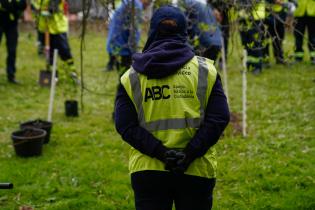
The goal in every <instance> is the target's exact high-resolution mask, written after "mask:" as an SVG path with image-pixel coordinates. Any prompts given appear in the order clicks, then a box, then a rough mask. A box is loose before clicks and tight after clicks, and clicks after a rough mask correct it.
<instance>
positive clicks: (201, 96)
mask: <svg viewBox="0 0 315 210" xmlns="http://www.w3.org/2000/svg"><path fill="white" fill-rule="evenodd" d="M197 60H198V66H199V68H198V71H199V72H198V87H197V97H198V100H199V102H200V118H177V119H174V118H172V119H163V120H157V121H151V122H145V118H144V109H143V106H142V101H143V96H142V93H141V84H140V79H139V75H138V73H137V72H136V71H135V70H134V69H131V71H130V73H129V79H130V84H131V90H132V94H133V99H134V103H135V104H136V106H137V110H138V120H139V123H140V125H141V126H142V127H144V128H145V129H147V130H148V131H159V130H168V129H184V128H199V127H200V124H201V122H202V121H203V119H204V109H205V107H204V102H205V99H206V91H207V86H208V68H207V64H206V60H205V58H202V57H197Z"/></svg>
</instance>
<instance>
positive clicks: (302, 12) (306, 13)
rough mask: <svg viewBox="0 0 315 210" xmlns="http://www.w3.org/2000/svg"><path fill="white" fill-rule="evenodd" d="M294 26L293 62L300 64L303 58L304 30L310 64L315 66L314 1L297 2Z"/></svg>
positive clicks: (301, 0)
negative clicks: (306, 37)
mask: <svg viewBox="0 0 315 210" xmlns="http://www.w3.org/2000/svg"><path fill="white" fill-rule="evenodd" d="M294 17H295V19H296V25H295V28H294V37H295V60H296V61H297V62H300V61H302V60H303V58H304V50H303V39H304V34H305V30H306V28H307V30H308V39H306V40H307V43H308V49H309V54H310V57H311V63H312V64H313V65H315V1H314V0H299V1H298V6H297V8H296V10H295V12H294Z"/></svg>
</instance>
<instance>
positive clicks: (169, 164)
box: [164, 149, 182, 171]
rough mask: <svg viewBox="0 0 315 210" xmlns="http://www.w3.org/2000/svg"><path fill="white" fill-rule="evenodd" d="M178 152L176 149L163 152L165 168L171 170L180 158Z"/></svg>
mask: <svg viewBox="0 0 315 210" xmlns="http://www.w3.org/2000/svg"><path fill="white" fill-rule="evenodd" d="M178 153H179V152H178V151H176V150H172V149H171V150H168V151H167V152H166V153H165V161H164V163H165V170H168V171H172V170H173V168H175V167H176V166H177V161H178V160H179V158H182V157H181V156H179V155H178Z"/></svg>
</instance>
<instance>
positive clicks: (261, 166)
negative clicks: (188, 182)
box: [0, 30, 315, 210]
mask: <svg viewBox="0 0 315 210" xmlns="http://www.w3.org/2000/svg"><path fill="white" fill-rule="evenodd" d="M96 31H97V32H90V33H88V34H87V37H86V42H85V50H84V75H85V77H84V79H85V84H86V87H87V88H88V89H91V90H92V91H93V92H88V91H86V92H84V111H83V112H81V113H80V117H79V118H67V117H65V115H64V105H63V103H64V100H65V97H64V93H63V90H64V89H65V88H64V86H63V85H62V84H58V86H57V90H56V91H57V92H56V97H55V104H54V105H55V107H54V114H53V123H54V125H53V131H52V135H51V141H50V142H49V144H47V145H44V148H43V155H42V156H40V157H36V158H27V159H25V158H20V157H17V156H16V155H15V153H14V149H13V146H12V141H11V138H10V135H11V132H13V131H15V130H17V129H18V126H19V123H21V122H24V121H27V120H31V119H37V118H42V119H46V118H47V110H48V102H49V90H48V89H47V88H41V87H39V85H38V84H37V80H38V72H39V70H40V69H43V68H45V61H44V60H42V59H40V58H38V56H37V54H36V47H35V40H36V39H35V34H34V33H33V32H29V31H27V32H25V31H24V32H21V34H20V42H19V43H20V45H19V52H18V62H17V68H18V71H17V79H18V80H20V81H21V82H23V84H22V85H19V86H16V85H11V84H8V83H7V81H6V74H5V55H6V53H5V45H4V42H3V43H2V45H1V48H0V182H5V181H11V182H13V183H14V185H15V187H14V189H13V190H1V191H0V209H1V210H13V209H19V207H21V206H31V207H33V208H34V209H40V210H42V209H47V210H48V209H49V210H52V209H56V210H57V209H58V210H67V209H69V210H70V209H73V210H77V209H88V210H93V209H95V210H103V209H104V210H111V209H113V210H114V209H116V210H123V209H126V210H131V209H134V207H133V205H134V204H133V193H132V190H131V187H130V180H129V175H128V168H127V163H128V146H127V145H126V144H125V143H124V142H123V141H122V140H121V138H120V136H119V135H118V134H117V133H116V131H115V128H114V124H113V122H112V119H111V116H112V111H113V101H114V93H115V88H116V85H117V81H118V78H117V74H116V72H109V73H108V72H104V71H103V69H104V66H105V64H106V62H107V55H106V52H105V33H104V32H99V31H98V30H96ZM70 37H71V40H70V42H71V47H72V51H73V54H74V57H75V62H76V66H77V67H78V69H79V66H80V38H79V36H78V35H75V34H72V35H71V36H70ZM3 41H4V40H3ZM236 43H237V42H236ZM292 45H293V43H292V41H291V40H290V39H288V40H286V48H287V50H289V49H290V47H292ZM241 53H242V50H241V47H240V46H239V45H237V44H236V46H234V47H233V50H232V54H231V55H230V57H229V63H228V80H229V82H228V85H229V96H230V108H231V111H232V112H233V113H241V110H242V106H241V105H242V102H241V96H242V89H241V87H242V83H241V82H242V80H241V73H240V71H241V69H242V61H241ZM60 63H61V62H60V61H59V64H60ZM234 127H235V126H234ZM236 127H237V126H236ZM248 132H249V134H248V137H247V138H246V139H244V138H242V136H241V134H240V132H239V131H238V130H237V129H233V126H232V125H229V127H228V128H227V130H226V131H225V134H224V137H222V138H221V139H220V141H219V143H218V144H217V145H216V148H217V155H218V177H217V185H216V188H215V192H214V207H213V209H215V210H216V209H228V210H231V209H233V210H234V209H253V210H256V209H268V210H269V209H285V210H288V209H297V210H301V209H315V199H314V198H315V167H314V166H315V151H314V148H315V67H314V66H311V65H310V64H307V63H304V64H298V65H289V66H285V67H284V66H277V65H273V66H272V68H270V69H267V70H265V71H264V72H263V74H261V75H260V76H253V75H251V74H248Z"/></svg>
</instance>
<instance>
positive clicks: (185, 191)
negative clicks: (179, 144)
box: [131, 171, 215, 210]
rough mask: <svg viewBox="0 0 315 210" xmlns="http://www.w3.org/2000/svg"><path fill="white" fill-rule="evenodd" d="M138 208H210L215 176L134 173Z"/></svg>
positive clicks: (163, 172) (202, 209)
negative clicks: (210, 177) (211, 177)
mask: <svg viewBox="0 0 315 210" xmlns="http://www.w3.org/2000/svg"><path fill="white" fill-rule="evenodd" d="M131 184H132V188H133V191H134V195H135V205H136V209H137V210H172V206H173V203H174V204H175V207H176V210H210V209H211V208H212V193H213V188H214V186H215V179H208V178H203V177H197V176H190V175H184V174H182V175H177V174H174V173H170V172H166V171H140V172H136V173H133V174H131Z"/></svg>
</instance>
